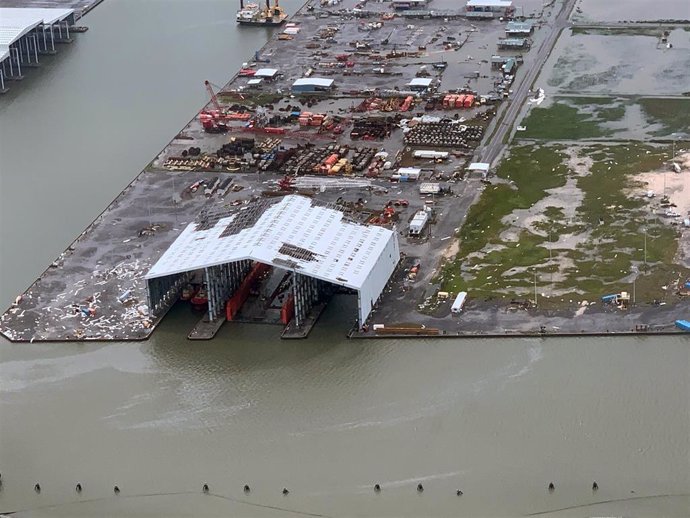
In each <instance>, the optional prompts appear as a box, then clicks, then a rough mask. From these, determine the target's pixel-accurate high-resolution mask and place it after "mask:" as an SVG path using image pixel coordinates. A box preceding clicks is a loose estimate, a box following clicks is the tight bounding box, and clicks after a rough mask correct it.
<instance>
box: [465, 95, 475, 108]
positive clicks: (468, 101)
mask: <svg viewBox="0 0 690 518" xmlns="http://www.w3.org/2000/svg"><path fill="white" fill-rule="evenodd" d="M472 105H474V95H468V96H467V97H465V108H472Z"/></svg>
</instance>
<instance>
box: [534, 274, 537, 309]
mask: <svg viewBox="0 0 690 518" xmlns="http://www.w3.org/2000/svg"><path fill="white" fill-rule="evenodd" d="M534 305H535V306H536V305H537V270H536V269H535V270H534Z"/></svg>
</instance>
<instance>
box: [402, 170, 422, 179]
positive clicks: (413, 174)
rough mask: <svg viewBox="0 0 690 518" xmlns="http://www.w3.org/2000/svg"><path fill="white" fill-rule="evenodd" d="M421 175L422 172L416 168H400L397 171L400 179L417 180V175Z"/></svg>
mask: <svg viewBox="0 0 690 518" xmlns="http://www.w3.org/2000/svg"><path fill="white" fill-rule="evenodd" d="M421 173H422V170H421V169H419V168H418V167H401V168H400V169H398V175H400V178H401V179H402V178H406V179H407V180H419V175H420V174H421ZM403 181H405V180H403Z"/></svg>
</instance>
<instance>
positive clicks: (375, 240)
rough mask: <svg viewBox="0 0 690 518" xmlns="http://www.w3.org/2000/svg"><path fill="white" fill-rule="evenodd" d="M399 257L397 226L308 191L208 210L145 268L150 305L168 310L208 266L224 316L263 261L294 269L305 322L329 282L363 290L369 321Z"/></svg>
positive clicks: (214, 299)
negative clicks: (364, 217)
mask: <svg viewBox="0 0 690 518" xmlns="http://www.w3.org/2000/svg"><path fill="white" fill-rule="evenodd" d="M399 260H400V249H399V245H398V238H397V233H396V232H395V229H393V230H389V229H386V228H383V227H378V226H370V225H365V224H362V223H359V222H356V221H354V220H352V219H351V218H350V217H349V216H348V215H347V214H346V213H344V212H343V211H342V210H341V209H340V208H338V207H337V206H335V205H331V204H326V203H322V202H317V201H315V200H313V199H311V198H309V197H306V196H300V195H288V196H284V197H282V198H279V199H276V198H269V199H265V200H259V201H256V202H253V203H251V204H249V205H246V206H244V207H242V208H241V209H239V210H238V209H234V210H232V211H231V210H230V209H222V210H220V211H219V212H215V213H210V212H202V214H200V216H199V217H198V218H197V220H196V221H195V222H193V223H190V224H189V225H188V226H187V227H186V228H185V229H184V230H183V231H182V233H181V234H180V236H179V237H178V238H177V239H176V240H175V241H174V242H173V243H172V245H170V247H169V248H168V249H167V250H166V251H165V252H164V253H163V255H162V257H161V258H160V259H159V260H158V261H157V262H156V263H155V264H154V265H153V267H152V268H151V269H150V270H149V272H148V273H147V274H146V280H147V288H148V297H149V307H150V308H151V309H152V310H153V312H154V314H155V315H156V316H160V315H162V314H163V313H165V311H167V309H168V308H169V307H170V306H171V305H172V304H173V303H174V301H175V300H176V299H177V296H178V295H179V293H180V292H181V290H182V288H183V287H184V285H185V284H186V283H187V282H188V280H189V278H190V276H191V275H192V274H194V273H196V274H198V273H199V272H203V276H204V279H205V284H206V285H207V292H208V300H209V301H208V317H209V320H211V321H214V320H217V319H219V318H222V315H224V312H225V303H226V301H227V300H229V299H230V297H232V295H233V294H234V293H235V291H236V290H237V288H238V286H239V285H240V284H241V282H242V281H243V280H244V278H245V277H246V275H247V273H248V272H249V271H250V270H251V268H252V267H253V265H254V264H255V263H263V264H266V265H270V266H273V267H274V268H279V269H283V270H286V271H287V272H291V273H292V289H293V294H294V299H295V313H294V314H295V320H296V323H297V325H298V326H299V325H300V321H303V319H304V318H305V317H306V315H307V314H308V312H309V309H310V308H311V305H313V304H315V303H316V302H318V300H317V299H318V298H319V293H321V292H322V291H321V288H323V283H329V284H331V285H336V286H341V287H345V288H349V289H351V290H353V291H355V292H356V293H357V298H358V321H359V324H360V325H362V324H363V323H364V322H366V319H367V317H368V316H369V314H370V313H371V310H372V308H373V306H374V304H375V303H376V301H377V300H378V299H379V297H380V296H381V293H382V292H383V289H384V287H385V286H386V284H387V282H388V279H389V278H390V276H391V275H392V274H393V272H394V270H395V268H396V266H397V264H398V261H399Z"/></svg>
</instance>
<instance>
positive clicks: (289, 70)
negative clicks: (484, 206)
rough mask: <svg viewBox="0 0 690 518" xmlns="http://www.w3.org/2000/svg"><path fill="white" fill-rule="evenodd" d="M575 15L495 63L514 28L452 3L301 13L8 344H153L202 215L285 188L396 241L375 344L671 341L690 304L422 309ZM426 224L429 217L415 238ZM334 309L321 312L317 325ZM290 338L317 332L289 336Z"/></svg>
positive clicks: (213, 326) (40, 286)
mask: <svg viewBox="0 0 690 518" xmlns="http://www.w3.org/2000/svg"><path fill="white" fill-rule="evenodd" d="M572 3H573V2H572V1H571V0H568V1H567V2H565V3H563V4H562V5H560V4H559V7H561V8H560V9H559V10H557V11H554V12H552V11H551V10H548V11H546V12H541V11H539V12H535V13H533V14H532V15H531V18H530V19H529V20H528V21H529V22H530V23H531V24H532V25H533V30H532V31H531V32H530V35H529V37H527V38H525V41H524V43H522V44H519V45H518V47H517V48H515V49H508V50H500V51H499V50H498V48H497V42H498V40H499V39H501V38H504V37H505V23H504V22H499V21H498V20H497V19H494V20H482V21H480V20H474V19H467V18H466V17H465V15H464V14H463V13H464V12H463V11H459V10H457V6H456V4H455V2H450V1H449V0H448V1H446V0H434V8H435V9H436V7H438V10H436V11H435V13H436V14H434V15H430V14H429V13H428V12H426V11H423V12H412V11H403V12H399V11H394V9H393V7H392V4H391V3H390V2H385V3H373V2H371V3H365V4H357V5H356V4H355V2H353V1H352V0H346V1H344V2H340V3H337V4H335V5H330V6H319V5H316V4H313V5H312V4H311V3H308V4H306V5H305V6H304V7H303V8H302V9H301V10H300V12H299V13H297V14H296V15H295V16H294V17H293V18H292V19H291V23H293V24H294V26H289V27H287V28H286V30H285V32H283V33H281V35H280V36H279V37H277V38H274V39H273V40H271V41H270V42H269V43H267V45H266V46H265V47H264V48H262V49H260V50H258V51H257V52H256V54H255V55H254V56H253V57H254V60H253V61H252V62H251V63H250V66H248V67H247V69H246V70H243V71H241V72H240V73H237V74H236V75H235V76H234V77H233V78H232V79H231V80H230V82H229V83H228V84H227V85H225V86H224V87H223V88H222V89H221V90H220V91H219V92H218V91H216V92H214V93H215V94H217V95H218V100H219V101H218V102H219V103H220V105H221V106H220V108H221V109H220V111H219V110H218V106H214V105H213V103H211V104H209V105H208V106H206V108H205V111H204V112H203V114H202V115H201V116H199V117H195V118H194V119H193V120H192V121H190V122H189V124H187V125H186V126H185V128H183V130H182V131H181V132H180V133H179V134H178V135H177V137H176V138H175V139H174V140H173V141H172V142H170V144H169V145H168V146H166V148H165V149H164V150H163V151H162V152H161V153H160V154H159V155H158V156H157V157H156V158H155V159H154V160H153V161H152V163H151V164H150V166H149V167H147V168H146V170H144V171H143V172H142V173H140V174H139V176H137V177H136V179H135V180H134V181H133V182H132V183H131V184H130V185H129V186H128V187H127V188H126V189H125V190H124V191H123V192H122V193H120V195H119V196H118V197H117V198H116V199H115V200H113V202H112V203H111V204H110V205H109V206H108V207H107V208H106V209H105V210H104V212H103V213H102V214H101V215H100V216H99V217H98V218H97V219H96V220H95V221H94V222H93V223H92V224H91V225H90V226H89V227H88V228H87V229H86V230H85V231H84V232H83V233H82V234H80V235H79V236H78V237H77V238H76V239H75V241H74V242H73V243H72V244H71V245H70V246H69V248H68V249H67V250H66V251H65V252H64V253H63V254H61V255H60V257H58V258H57V259H56V260H55V262H54V263H52V264H51V265H50V267H49V268H48V269H47V270H46V271H45V272H44V273H43V274H42V275H41V276H40V277H39V278H38V279H37V280H36V281H35V283H34V284H32V286H30V287H29V289H28V290H27V291H26V292H25V293H24V294H22V295H21V296H18V297H17V300H16V303H15V304H14V305H13V307H11V308H10V309H9V310H8V311H7V312H6V313H5V314H3V315H2V318H1V321H0V329H1V331H2V334H3V335H5V336H6V337H7V338H8V339H10V340H12V341H62V340H117V341H121V340H141V339H146V338H147V337H148V336H150V334H151V333H152V332H153V331H154V329H155V328H156V326H157V324H158V323H159V322H160V321H161V319H162V318H163V317H164V316H165V313H166V312H167V309H168V308H169V307H170V305H171V304H172V303H174V300H175V299H176V297H177V295H179V290H180V289H181V288H182V286H181V285H180V286H177V285H175V287H174V289H171V292H170V293H169V294H168V295H169V296H168V295H166V297H167V299H166V304H163V305H160V308H159V309H157V310H156V311H153V310H152V309H151V308H150V307H149V296H148V294H147V284H146V281H145V279H144V276H145V275H146V274H147V272H148V271H149V269H150V268H151V267H152V265H154V264H155V263H156V261H158V259H159V258H160V257H161V256H162V254H163V253H164V252H165V251H166V250H167V249H168V247H169V246H170V245H171V244H172V243H173V242H174V241H175V240H176V238H177V237H178V236H179V234H180V233H181V232H182V230H183V229H184V228H185V227H186V226H187V225H188V224H190V223H191V222H193V221H194V220H195V218H196V217H197V215H198V214H199V212H200V211H201V210H202V209H205V210H207V211H208V210H214V209H218V210H229V211H240V210H242V209H243V207H246V206H248V204H249V203H251V202H254V201H256V200H260V199H264V198H265V197H266V196H268V195H270V196H282V195H285V194H287V193H290V192H299V193H302V194H307V195H309V196H311V197H313V198H314V199H315V200H318V202H320V203H328V204H332V205H333V206H338V207H341V209H342V210H343V211H345V212H346V213H347V214H348V217H349V218H352V219H353V220H356V221H358V222H359V223H362V224H368V225H380V226H384V227H386V228H388V229H391V230H394V231H395V232H396V233H397V234H398V240H399V244H400V252H401V254H402V256H403V259H402V261H401V263H400V265H399V267H398V269H397V270H396V272H395V273H394V275H393V277H392V278H391V279H390V281H389V283H388V285H387V287H386V289H385V290H384V293H383V295H382V297H381V298H380V299H379V300H378V301H376V306H375V310H374V312H373V313H372V314H371V315H370V318H369V322H367V323H362V324H363V325H362V326H358V327H360V328H361V329H364V330H365V331H362V332H357V333H355V334H354V335H353V336H368V335H371V334H373V333H374V332H373V329H372V326H373V324H374V323H376V322H388V323H391V322H394V323H406V324H404V325H405V326H408V324H407V323H409V326H411V327H414V326H419V328H420V329H427V330H428V329H433V330H435V331H434V332H435V333H436V334H437V335H455V336H457V335H468V336H474V335H497V336H499V335H500V336H514V335H524V334H526V333H541V334H558V333H563V334H573V333H577V334H581V333H591V334H600V333H627V332H635V329H636V325H639V324H645V325H646V326H647V327H645V328H644V329H645V332H655V331H656V332H667V331H671V330H672V329H673V328H672V323H673V321H674V320H675V319H679V318H685V317H686V316H687V314H688V311H689V309H690V305H689V304H688V302H687V300H685V301H683V302H679V303H678V304H675V305H668V306H663V307H658V306H653V307H652V306H646V305H642V304H640V305H638V306H637V307H634V308H632V309H630V310H628V311H627V312H626V313H625V314H624V317H623V318H621V312H620V310H617V309H616V310H610V309H605V308H597V310H596V311H593V310H588V311H587V314H586V315H583V316H584V318H581V319H574V318H572V315H573V310H572V309H571V308H568V309H563V310H559V311H553V312H547V311H540V310H538V309H535V308H533V307H530V308H527V309H525V308H523V307H517V306H515V307H513V306H510V305H508V306H506V305H505V304H502V303H498V302H493V301H471V302H470V303H469V304H468V307H467V309H466V311H465V312H463V314H462V317H457V316H451V315H450V314H449V310H448V308H447V307H446V308H441V309H439V310H438V311H437V312H436V313H435V314H430V315H427V314H421V313H420V312H419V305H420V302H421V301H423V300H425V299H426V298H428V297H429V296H430V295H431V294H435V293H436V292H437V291H438V286H437V285H435V284H434V278H435V274H436V273H437V272H438V266H439V263H440V262H441V260H442V259H443V257H444V256H445V257H448V254H452V250H453V242H454V241H455V236H456V234H457V232H458V229H459V227H460V226H461V225H462V223H463V221H464V219H465V216H466V214H467V212H468V210H469V208H470V206H471V205H472V204H473V203H474V202H475V201H476V199H477V197H478V196H479V194H480V193H481V191H482V189H483V188H484V185H485V182H486V181H487V180H486V178H484V177H485V176H488V177H490V176H491V169H492V168H493V167H494V166H495V163H491V162H494V160H495V159H497V158H498V157H500V155H501V153H502V151H503V150H504V148H505V145H506V144H505V138H504V137H505V136H506V135H509V134H510V132H511V131H512V127H513V124H514V123H515V120H516V118H517V117H518V114H519V112H520V107H521V106H522V103H523V102H524V100H525V99H526V98H527V97H528V95H529V90H530V88H531V87H532V82H533V81H534V78H535V77H536V74H537V72H538V70H539V68H540V67H541V65H542V64H543V62H544V60H545V59H546V57H547V56H548V54H549V52H550V49H551V48H552V46H553V44H554V42H555V40H556V37H557V36H558V34H559V33H560V31H561V29H562V28H563V27H564V26H565V24H566V20H567V16H568V13H569V10H570V8H572ZM356 7H357V9H360V10H359V11H353V9H354V8H356ZM439 12H442V13H443V16H439V15H438V13H439ZM508 14H510V13H508ZM530 48H531V49H532V50H530ZM504 65H505V67H504ZM516 70H517V72H516ZM200 82H201V79H200ZM506 99H507V101H506ZM494 125H496V126H497V127H496V128H495V127H494ZM243 143H244V144H243ZM245 144H246V147H244V146H245ZM333 157H335V158H333ZM481 159H483V160H485V161H487V162H490V163H489V164H488V167H489V171H488V174H484V175H482V173H481V171H482V169H481V168H480V169H477V167H473V168H470V164H471V163H473V162H474V161H476V160H481ZM481 167H485V166H483V165H482V166H481ZM478 171H480V172H478ZM286 176H289V177H290V179H289V180H287V179H286V178H285V177H286ZM219 185H227V187H228V188H226V189H220V188H218V186H219ZM211 186H215V188H213V189H211V188H210V187H211ZM420 211H424V212H426V213H427V214H428V219H427V220H425V224H424V225H423V228H422V229H421V231H420V232H418V233H417V232H415V233H411V232H410V231H409V224H410V222H411V220H412V219H413V217H414V215H415V214H417V213H419V212H420ZM413 268H414V271H413V272H412V269H413ZM410 273H414V276H411V275H410ZM175 290H177V291H175ZM168 299H169V300H168ZM321 309H323V308H322V306H321V305H318V304H317V305H316V306H315V307H314V310H315V311H314V312H313V313H312V316H311V317H309V318H308V319H307V322H308V325H307V327H309V326H311V325H313V324H314V323H315V322H316V319H317V318H318V313H319V312H320V311H321ZM271 318H274V316H271ZM220 325H221V323H216V322H211V323H210V324H201V323H200V327H199V328H198V329H196V330H195V331H192V334H191V335H190V338H192V337H194V338H201V339H203V338H208V337H210V336H213V335H214V334H215V332H217V330H218V329H219V327H220ZM421 326H424V327H421ZM638 329H639V328H638ZM307 332H308V331H307ZM286 334H287V335H288V336H295V337H301V336H303V335H305V334H306V333H305V332H303V331H302V330H300V329H297V330H295V329H293V328H290V327H288V329H287V330H286ZM422 334H429V332H425V333H422Z"/></svg>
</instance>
